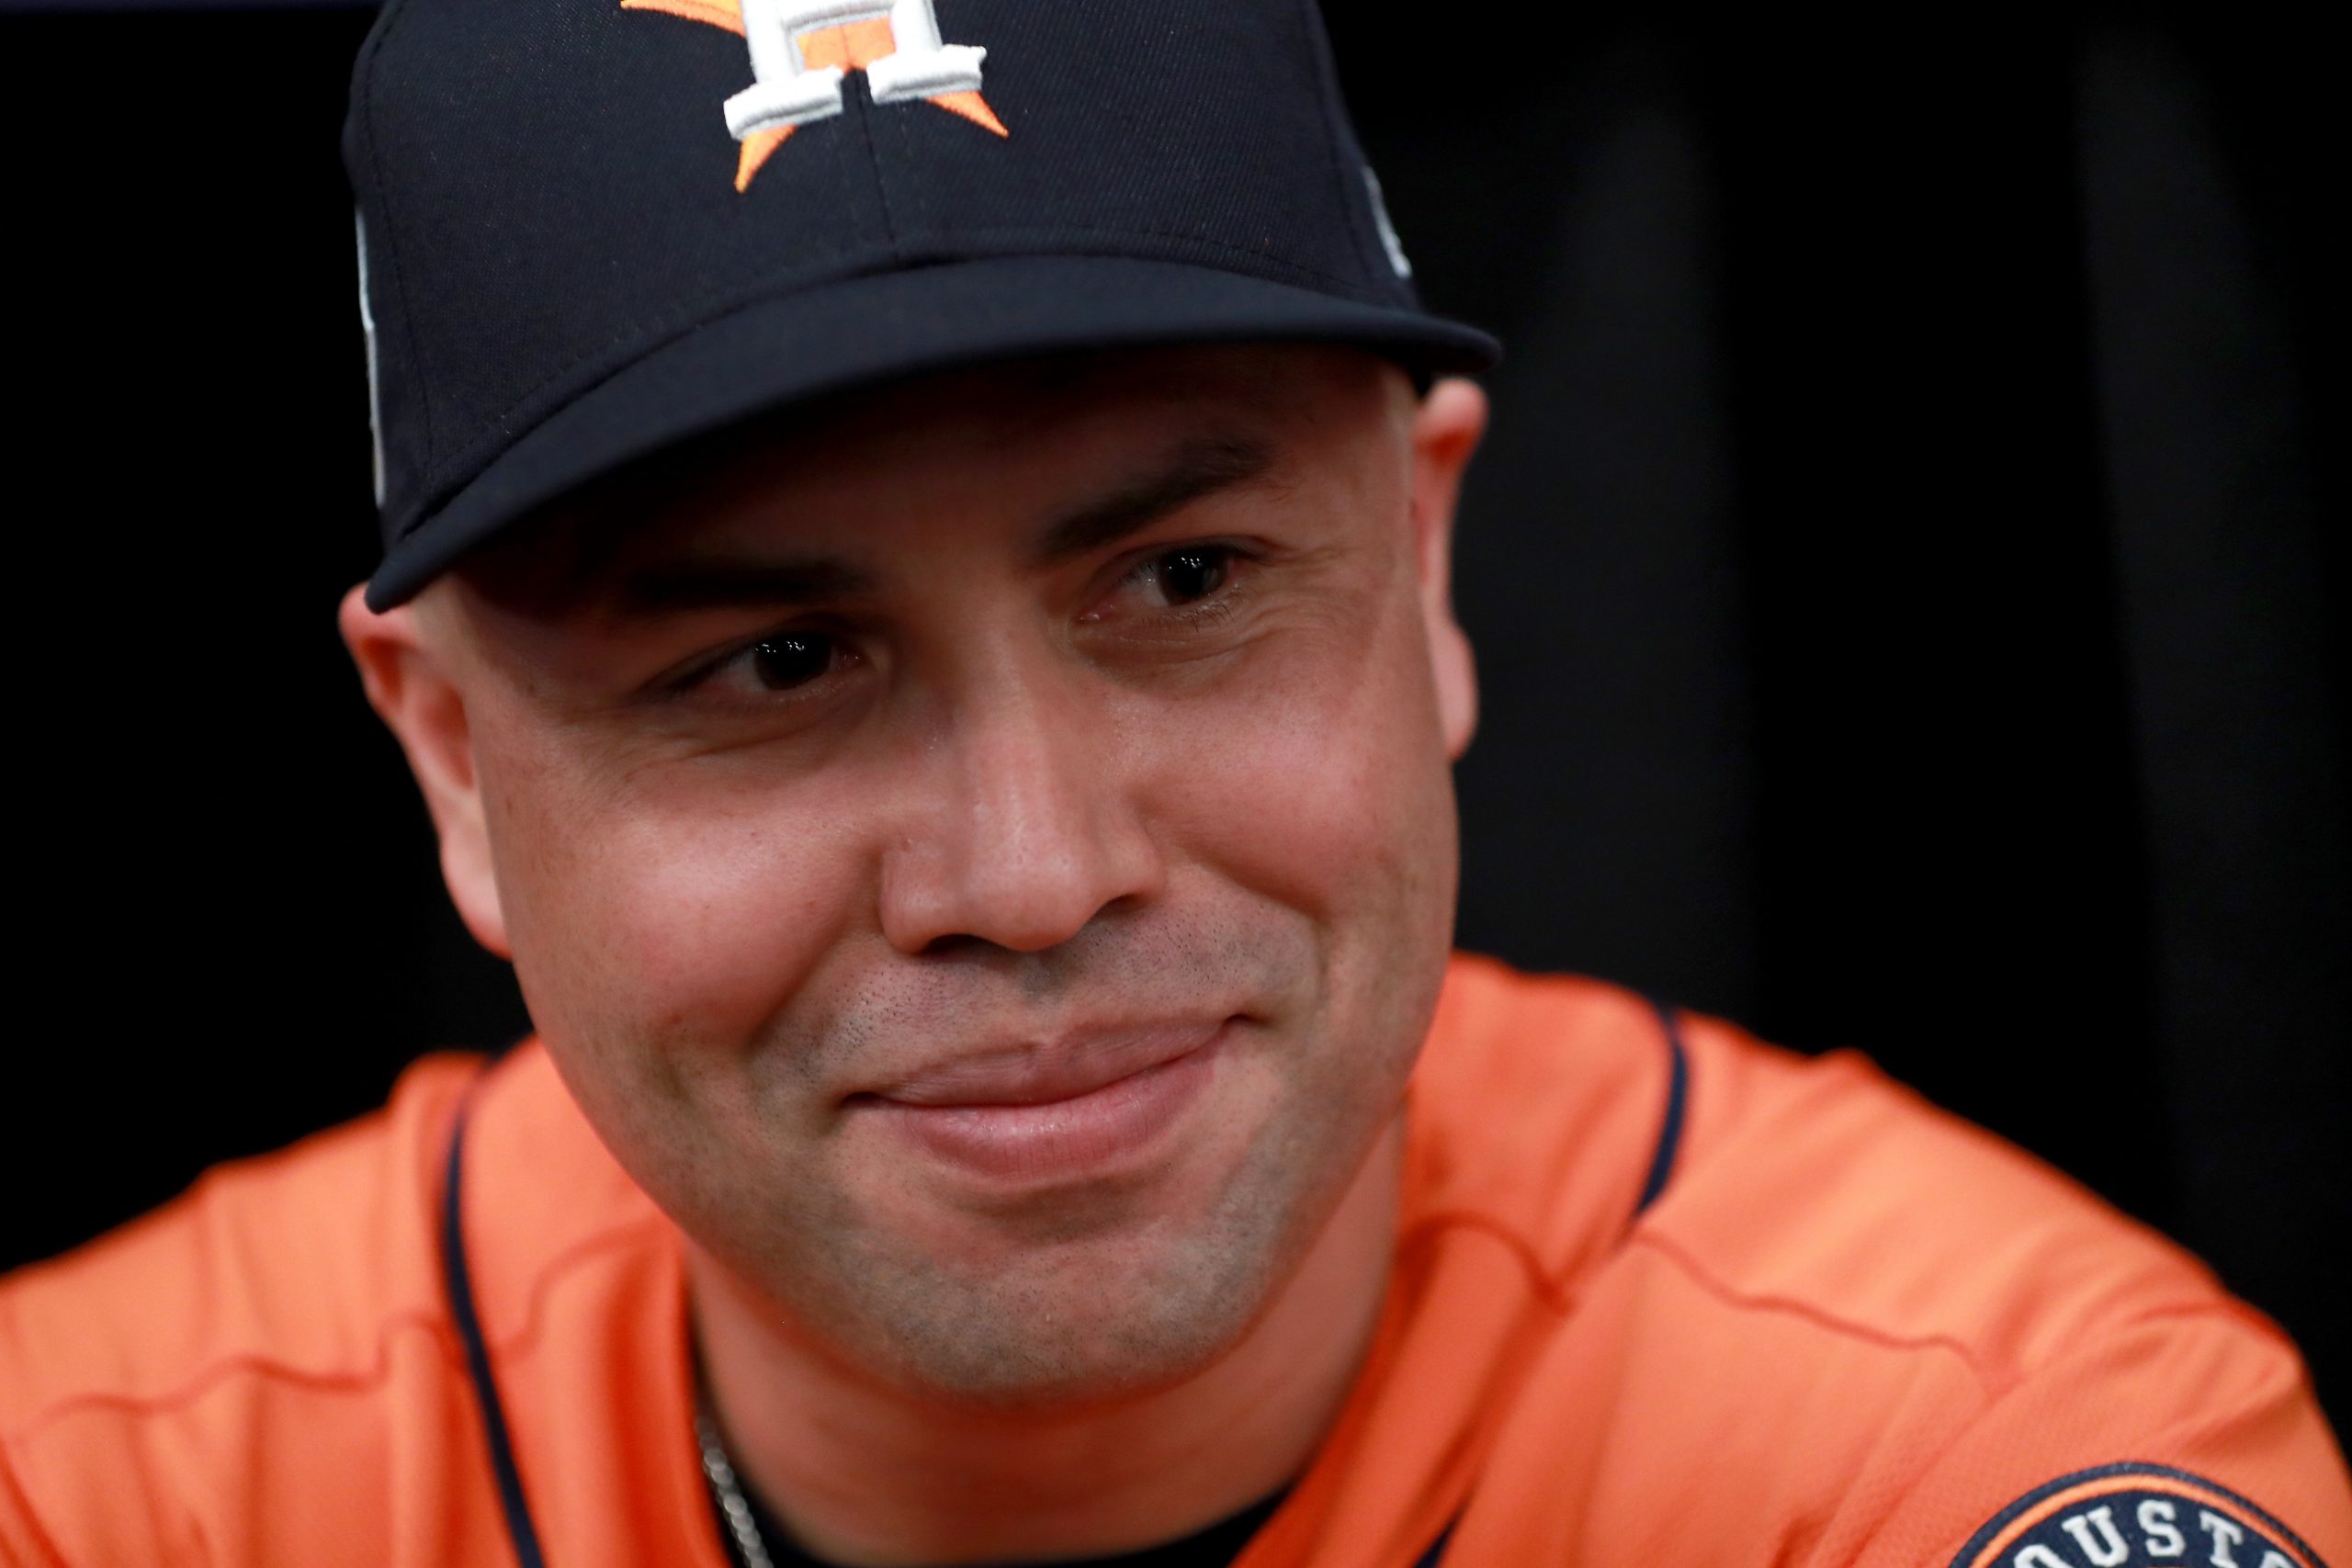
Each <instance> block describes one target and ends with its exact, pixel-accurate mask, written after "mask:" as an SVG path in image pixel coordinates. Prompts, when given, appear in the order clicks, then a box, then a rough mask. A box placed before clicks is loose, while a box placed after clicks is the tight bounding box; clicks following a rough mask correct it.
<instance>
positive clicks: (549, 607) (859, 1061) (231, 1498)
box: [0, 0, 2352, 1568]
mask: <svg viewBox="0 0 2352 1568" xmlns="http://www.w3.org/2000/svg"><path fill="white" fill-rule="evenodd" d="M347 152H348V161H349V165H350V168H351V171H352V175H353V178H354V182H355V185H356V187H357V191H358V198H359V210H360V220H361V233H362V255H363V284H362V288H363V307H364V311H365V316H366V320H367V321H368V323H369V333H370V338H369V341H370V366H371V371H372V374H373V378H374V386H375V390H376V394H377V400H376V408H377V426H378V435H379V465H380V468H379V473H380V478H381V481H382V486H381V496H382V503H383V518H384V527H385V536H386V546H387V549H386V556H385V559H384V563H383V566H382V568H381V570H379V572H378V574H377V575H376V577H375V578H374V579H373V580H372V581H371V582H370V583H369V584H368V585H367V587H366V589H365V590H364V592H363V591H355V592H354V594H353V596H352V597H351V598H350V599H349V600H348V601H347V602H346V603H345V605H344V610H343V629H344V633H345V637H346V639H347V641H348V643H349V645H350V647H351V649H352V652H353V654H354V657H355V658H356V660H357V664H358V667H359V671H360V673H361V675H362V677H363V679H364V682H365V683H366V687H367V691H368V696H369V698H370V699H371V700H372V701H373V703H374V704H375V705H376V707H377V709H378V711H379V712H380V713H381V714H382V716H384V718H385V720H386V721H387V722H388V723H389V724H390V727H391V728H392V729H393V731H394V732H395V733H396V734H397V735H398V736H399V738H400V739H401V743H402V745H403V747H404V748H405V749H406V751H407V755H408V757H409V760H410V762H411V764H412V766H413V769H414V772H415V774H416V777H417V780H418V782H419V784H421V786H422V788H423V791H424V797H425V801H426V803H427V805H428V806H429V807H430V809H431V811H432V814H433V818H434V821H435V825H436V826H437V828H438V829H439V832H440V841H441V848H442V862H443V867H444V870H445V873H446V875H447V882H448V886H449V888H450V890H451V892H452V894H453V896H454V897H455V898H456V901H457V904H458V908H459V909H460V911H461V912H462V913H463V915H464V917H465V919H466V921H467V923H468V925H469V927H470V929H471V930H472V931H474V932H475V934H476V935H477V936H478V937H479V938H480V939H481V941H482V942H484V943H485V944H486V945H488V946H489V947H491V948H492V949H493V950H495V951H497V952H500V953H505V954H508V955H510V956H511V957H512V958H513V959H514V961H515V966H516V972H517V974H518V975H519V976H520V977H521V980H522V984H523V987H524V989H525V992H526V997H527V998H528V1000H529V1003H530V1007H531V1011H532V1016H533V1019H534V1021H535V1022H536V1024H537V1035H536V1037H535V1038H534V1039H533V1040H532V1041H531V1042H529V1043H526V1044H525V1045H523V1046H521V1047H519V1048H518V1049H516V1050H515V1051H514V1052H512V1053H510V1054H508V1055H506V1056H504V1057H503V1058H502V1059H501V1060H499V1061H498V1062H496V1063H495V1064H493V1065H491V1066H483V1065H482V1064H481V1062H480V1061H479V1060H476V1059H468V1058H459V1057H454V1056H445V1057H435V1058H430V1059H428V1060H426V1061H424V1062H423V1063H421V1064H420V1065H419V1066H416V1067H415V1068H414V1069H413V1071H412V1072H411V1073H410V1074H409V1075H408V1077H406V1078H405V1079H404V1080H403V1082H402V1084H401V1088H400V1089H398V1091H397V1092H396V1093H395V1095H394V1097H393V1100H392V1102H391V1104H390V1106H389V1107H388V1108H387V1110H386V1111H384V1112H383V1113H382V1114H381V1115H379V1116H377V1117H375V1118H371V1119H370V1120H368V1122H363V1123H361V1124H358V1125H356V1126H354V1127H350V1128H346V1129H344V1130H342V1131H340V1132H336V1133H333V1134H326V1135H325V1136H323V1137H322V1138H320V1139H318V1140H316V1141H314V1142H312V1143H311V1144H308V1145H303V1146H301V1147H300V1148H298V1149H295V1150H293V1151H289V1152H288V1153H287V1154H286V1155H283V1156H277V1157H276V1158H274V1159H270V1160H266V1161H260V1162H255V1163H252V1164H248V1165H244V1166H240V1167H235V1168H228V1169H225V1170H223V1171H221V1172H219V1173H217V1174H216V1175H214V1176H213V1177H212V1178H210V1179H208V1180H207V1181H205V1182H204V1183H203V1184H201V1185H200V1186H199V1187H198V1189H197V1190H195V1191H194V1192H192V1193H191V1194H189V1195H188V1196H187V1198H185V1199H183V1200H181V1201H179V1202H178V1203H176V1204H175V1205H173V1206H172V1207H171V1208H169V1209H167V1210H165V1211H164V1212H162V1213H158V1214H157V1215H155V1216H153V1217H152V1218H150V1219H149V1220H147V1221H144V1222H142V1223H141V1224H137V1225H134V1226H132V1227H130V1229H128V1230H127V1231H125V1232H123V1233H122V1234H120V1235H116V1236H114V1237H111V1238H108V1239H107V1240H105V1241H102V1242H100V1243H98V1244H96V1246H94V1247H90V1248H87V1249H85V1250H84V1251H83V1252H81V1253H79V1254H76V1255H74V1256H72V1257H69V1258H64V1259H62V1260H60V1261H58V1262H56V1263H54V1264H51V1265H48V1266H46V1267H43V1268H40V1269H33V1270H29V1271H27V1272H26V1273H24V1274H21V1275H19V1276H17V1277H16V1278H14V1279H13V1280H10V1281H8V1282H7V1283H6V1285H5V1286H0V1559H5V1560H6V1562H10V1563H18V1562H21V1563H28V1564H31V1563H40V1564H47V1563H53V1562H68V1563H77V1564H96V1563H141V1564H143V1563H158V1562H162V1563H239V1564H246V1563H251V1564H273V1565H274V1564H303V1565H306V1568H307V1565H313V1564H318V1563H322V1562H383V1563H393V1564H402V1565H417V1568H423V1565H425V1564H431V1565H435V1568H443V1565H448V1564H469V1565H470V1564H493V1563H496V1564H505V1563H520V1564H523V1565H525V1568H541V1565H552V1568H597V1565H617V1564H621V1563H657V1562H658V1563H681V1564H693V1565H697V1568H723V1565H724V1564H726V1563H728V1562H737V1563H742V1564H751V1565H755V1568H756V1565H759V1564H766V1563H785V1562H830V1563H836V1564H843V1565H849V1564H859V1565H865V1564H875V1565H879V1564H941V1565H944V1564H962V1563H984V1562H987V1563H1003V1562H1037V1563H1043V1562H1123V1563H1128V1564H1138V1563H1150V1564H1159V1565H1168V1568H1173V1565H1176V1564H1204V1563H1219V1564H1221V1563H1227V1562H1231V1563H1238V1564H1240V1565H1242V1568H1310V1565H1311V1568H1414V1565H1416V1564H1420V1563H1430V1562H1447V1563H1451V1564H1462V1565H1467V1564H1482V1565H1491V1564H1511V1565H1517V1564H1526V1563H1538V1562H1544V1563H1604V1562H1607V1563H1616V1562H1645V1563H1659V1562H1678V1563H1694V1564H1698V1563H1703V1564H1711V1565H1712V1564H1730V1563H1821V1564H1831V1563H1866V1564H1884V1565H1889V1568H1893V1565H1896V1564H1904V1565H1909V1564H1919V1563H1934V1564H1942V1563H1954V1564H1968V1565H1974V1564H1980V1563H1981V1564H1992V1563H2001V1564H2011V1565H2015V1568H2059V1565H2064V1568H2120V1565H2124V1564H2153V1563H2211V1564H2213V1565H2215V1568H2239V1565H2243V1568H2284V1565H2292V1568H2312V1565H2315V1564H2318V1563H2320V1562H2324V1561H2329V1560H2334V1561H2335V1562H2339V1563H2341V1562H2345V1561H2346V1558H2347V1557H2352V1487H2347V1483H2346V1476H2345V1472H2344V1465H2343V1461H2342V1459H2341V1456H2340V1455H2339V1453H2338V1451H2337V1450H2336V1448H2335V1443H2334V1440H2333V1439H2332V1438H2331V1437H2330V1435H2329V1433H2328V1431H2327V1428H2326V1427H2325V1425H2324V1422H2323V1421H2322V1419H2321V1417H2320V1416H2319V1413H2318V1411H2317V1409H2316V1408H2315V1406H2314V1405H2313V1404H2312V1398H2311V1394H2310V1390H2309V1387H2308V1385H2307V1383H2306V1382H2305V1380H2304V1378H2303V1375H2302V1373H2301V1369H2300V1367H2299V1365H2298V1363H2297V1360H2296V1358H2295V1355H2294V1352H2293V1350H2292V1348H2291V1347H2290V1346H2289V1345H2288V1344H2287V1343H2286V1341H2285V1340H2284V1339H2283V1338H2282V1337H2280V1336H2279V1335H2278V1332H2277V1331H2276V1329H2275V1328H2273V1327H2272V1326H2270V1325H2268V1324H2267V1323H2266V1322H2264V1321H2263V1320H2262V1319H2261V1318H2260V1317H2258V1316H2257V1315H2256V1314H2254V1313H2252V1312H2250V1311H2249V1310H2247V1309H2246V1308H2245V1307H2243V1306H2241V1305H2239V1304H2238V1303H2234V1302H2233V1301H2232V1300H2230V1299H2229V1298H2228V1297H2227V1296H2226V1295H2225V1294H2224V1293H2223V1292H2222V1291H2221V1290H2220V1289H2219V1288H2218V1287H2217V1286H2216V1285H2215V1284H2214V1282H2213V1281H2212V1280H2211V1278H2210V1276H2208V1275H2207V1274H2206V1272H2205V1271H2204V1270H2203V1269H2201V1268H2199V1266H2198V1265H2197V1264H2196V1263H2195V1262H2194V1261H2192V1260H2191V1259H2189V1258H2186V1257H2184V1256H2183V1255H2181V1254H2180V1253H2178V1252H2177V1251H2176V1250H2174V1249H2172V1248H2171V1247H2168V1246H2166V1245H2165V1243H2163V1242H2162V1241H2161V1240H2159V1239H2158V1238H2156V1237H2154V1236H2153V1235H2148V1234H2147V1233H2145V1232H2143V1231H2141V1230H2139V1229H2137V1228H2136V1227H2134V1226H2132V1225H2131V1224H2128V1223H2127V1222H2125V1221H2124V1220H2122V1219H2120V1217H2118V1216H2117V1215H2115V1214H2113V1213H2110V1212H2109V1211H2107V1210H2105V1209H2104V1208H2102V1207H2101V1206H2099V1205H2098V1203H2096V1202H2095V1201H2092V1200H2090V1199H2089V1198H2087V1197H2086V1196H2085V1195H2084V1194H2082V1193H2081V1192H2079V1191H2077V1190H2074V1189H2073V1188H2071V1187H2069V1186H2068V1185H2067V1184H2066V1183H2065V1182H2064V1181H2063V1180H2062V1179H2059V1178H2057V1177H2055V1176H2053V1175H2052V1174H2051V1173H2049V1172H2047V1171H2045V1170H2043V1169H2041V1168H2039V1167H2037V1166H2035V1165H2034V1164H2033V1163H2031V1162H2030V1161H2029V1160H2027V1159H2026V1158H2024V1157H2023V1156H2020V1155H2018V1154H2017V1153H2015V1152H2014V1151H2011V1150H2009V1149H2007V1148H2005V1147H2004V1146H2002V1145H1999V1144H1998V1143H1997V1142H1996V1141H1995V1140H1993V1139H1991V1138H1989V1137H1987V1136H1985V1135H1984V1134H1980V1133H1977V1132H1975V1131H1973V1129H1970V1128H1968V1127H1966V1126H1964V1125H1962V1124H1959V1123H1956V1122H1951V1121H1950V1120H1948V1119H1946V1118H1943V1117H1941V1116H1939V1115H1938V1114H1937V1113H1935V1112H1933V1111H1929V1110H1928V1109H1927V1108H1925V1107H1923V1106H1921V1105H1920V1104H1918V1103H1917V1101H1915V1100H1911V1099H1910V1098H1909V1097H1907V1096H1906V1095H1905V1094H1904V1093H1903V1092H1902V1091H1900V1090H1898V1089H1894V1088H1893V1087H1891V1086H1889V1085H1888V1084H1886V1083H1885V1082H1883V1080H1881V1079H1880V1078H1878V1077H1875V1076H1874V1075H1873V1074H1872V1072H1871V1070H1870V1069H1869V1068H1868V1067H1867V1066H1865V1065H1863V1064H1861V1063H1860V1062H1859V1061H1858V1060H1854V1059H1851V1058H1831V1059H1828V1060H1826V1061H1822V1062H1817V1063H1808V1062H1804V1061H1803V1060H1800V1059H1798V1058H1795V1057H1792V1056H1789V1055H1782V1054H1780V1053H1777V1052H1774V1051H1772V1050H1770V1049H1769V1048H1767V1047H1764V1046H1761V1045H1759V1044H1758V1043H1755V1042H1753V1041H1751V1040H1749V1039H1747V1037H1745V1036H1743V1035H1742V1034H1740V1033H1739V1032H1736V1030H1734V1029H1733V1028H1731V1027H1729V1026H1727V1025H1724V1024H1722V1023H1718V1022H1714V1021H1708V1020H1703V1019H1698V1018H1691V1017H1687V1016H1682V1015H1679V1014H1677V1013H1675V1012H1673V1011H1672V1010H1663V1009H1657V1008H1654V1007H1652V1006H1651V1005H1649V1004H1647V1003H1645V1002H1644V1001H1642V1000H1640V999H1638V998H1634V997H1631V996H1628V995H1626V994H1624V993H1623V992H1620V991H1617V990H1614V989H1611V988H1610V987H1605V986H1602V985H1599V984H1595V983H1591V982H1586V981H1578V980H1569V979H1556V978H1554V979H1544V978H1531V977H1526V976H1516V975H1513V974H1510V973H1508V972H1506V971H1505V970H1503V969H1501V968H1499V967H1498V966H1497V965H1494V964H1487V963H1484V962H1480V961H1477V960H1475V959H1470V958H1464V957H1457V956H1452V955H1450V953H1449V947H1450V939H1451V931H1452V917H1453V899H1454V887H1455V874H1456V849H1455V838H1454V807H1453V794H1452V789H1451V782H1450V764H1451V762H1452V761H1453V759H1454V758H1456V757H1458V756H1459V755H1460V754H1461V752H1462V750H1463V749H1464V747H1465V746H1466V745H1468V743H1469V741H1470V738H1471V734H1472V730H1473V728H1475V719H1476V689H1475V682H1474V674H1473V669H1472V663H1471V656H1470V650H1469V646H1468V643H1467V641H1466V640H1465V638H1464V634H1463V632H1462V630H1461V629H1460V628H1459V627H1458V626H1456V625H1455V623H1454V620H1453V613H1452V610H1451V607H1450V604H1449V599H1448V593H1447V582H1446V573H1447V560H1448V553H1449V547H1450V537H1451V533H1452V528H1453V510H1454V499H1455V495H1456V491H1457V488H1458V484H1459V481H1460V479H1461V476H1462V473H1463V471H1464V465H1465V464H1466V463H1467V462H1468V461H1469V459H1470V457H1471V454H1472V451H1473V449H1474V447H1475V446H1476V443H1477V440H1478V437H1479V434H1480V433H1481V430H1482V428H1483V425H1484V422H1485V418H1486V409H1485V403H1484V400H1483V398H1482V395H1481V394H1480V392H1479V391H1478V389H1476V386H1475V385H1474V384H1472V383H1471V382H1469V381H1467V380H1464V379H1461V378H1459V376H1458V373H1459V372H1462V371H1464V370H1474V369H1476V367H1479V366H1480V365H1482V364H1484V363H1486V362H1487V359H1488V358H1489V357H1490V356H1491V354H1492V345H1491V344H1489V343H1488V342H1487V340H1486V339H1485V338H1484V337H1483V336H1481V335H1480V334H1478V333H1475V332H1472V331H1470V330H1469V329H1466V328H1464V327H1460V326H1456V325H1453V324H1452V323H1448V322H1445V321H1438V320H1435V319H1433V318H1431V317H1430V316H1427V315H1425V314H1424V313H1422V312H1421V311H1420V310H1419V308H1418V306H1417V305H1416V304H1415V302H1414V299H1413V296H1412V293H1411V290H1410V288H1409V286H1408V283H1407V281H1406V273H1407V271H1408V268H1407V266H1406V264H1405V260H1404V256H1403V253H1402V251H1401V250H1400V249H1399V248H1398V246H1397V240H1396V236H1395V235H1394V233H1393V231H1391V230H1390V229H1389V227H1388V223H1387V220H1386V218H1385V215H1384V214H1383V213H1382V211H1381V210H1380V206H1379V197H1378V188H1377V186H1376V185H1374V183H1373V182H1372V180H1371V179H1370V177H1369V175H1368V173H1367V172H1366V171H1365V170H1364V169H1363V165H1362V163H1361V160H1360V158H1359V157H1358V156H1357V154H1356V152H1355V151H1354V143H1353V140H1352V136H1351V133H1350V131H1349V130H1348V127H1347V123H1346V120H1345V118H1344V115H1343V114H1342V113H1341V111H1340V106H1339V101H1338V98H1337V96H1336V89H1335V88H1334V86H1333V85H1332V82H1331V79H1330V74H1329V64H1328V61H1327V59H1326V57H1325V53H1324V50H1323V46H1322V40H1321V37H1320V34H1319V31H1318V30H1317V22H1316V19H1315V17H1314V14H1313V12H1312V11H1311V9H1308V8H1306V7H1305V6H1299V5H1295V4H1288V3H1283V4H1276V3H1274V0H1188V3H1186V4H1183V5H1176V4H1172V3H1170V0H1088V3H1087V4H1085V5H1083V6H1080V5H1078V4H1076V3H1075V0H937V4H936V6H934V5H933V4H932V3H930V0H895V3H890V0H862V3H837V0H745V3H744V4H743V5H741V6H736V5H733V4H728V3H725V0H692V3H687V0H679V3H677V4H668V3H663V4H636V3H631V4H622V3H620V0H502V3H501V4H498V5H482V4H480V3H478V0H395V4H394V5H393V6H391V7H390V9H388V11H387V12H386V14H385V16H384V17H383V18H382V20H381V21H380V22H379V25H378V27H377V28H376V30H375V33H374V34H373V36H372V37H371V39H370V42H369V45H368V50H367V51H366V52H365V54H364V55H363V57H362V60H361V62H360V66H359V70H358V73H357V75H356V80H355V85H354V95H353V114H352V120H351V127H350V133H349V138H348V141H347Z"/></svg>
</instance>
